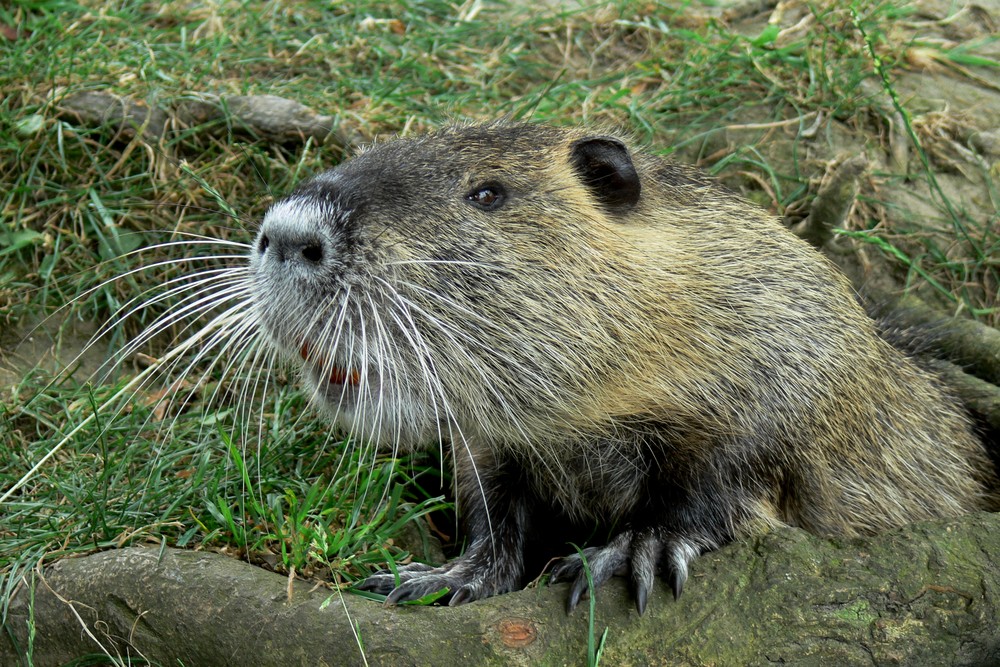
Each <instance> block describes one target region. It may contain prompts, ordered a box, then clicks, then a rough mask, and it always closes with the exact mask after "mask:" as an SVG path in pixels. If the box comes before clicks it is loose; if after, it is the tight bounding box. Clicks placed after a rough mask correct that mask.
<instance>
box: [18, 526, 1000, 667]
mask: <svg viewBox="0 0 1000 667" xmlns="http://www.w3.org/2000/svg"><path fill="white" fill-rule="evenodd" d="M29 583H30V582H26V583H25V585H23V587H22V588H21V590H20V591H19V592H18V593H17V595H16V596H14V598H13V600H12V601H11V604H10V607H9V610H8V614H7V619H6V632H5V633H4V636H3V639H0V664H4V665H15V664H18V660H19V659H22V660H23V657H20V656H23V655H24V653H25V652H26V650H27V649H28V646H29V640H28V627H29V619H33V623H34V628H35V634H34V640H33V642H32V645H31V653H32V656H33V661H34V664H35V665H38V666H44V665H60V664H64V663H66V662H68V661H70V660H73V659H76V658H80V657H81V656H83V655H87V654H94V653H100V652H101V650H102V649H101V648H100V647H99V644H100V645H101V646H103V650H105V651H107V652H108V653H110V654H111V655H116V656H122V657H124V656H132V657H139V656H142V657H143V658H144V659H145V660H148V661H151V662H153V663H158V664H171V665H176V664H185V665H247V664H254V665H297V664H304V665H361V664H365V663H364V660H365V659H366V660H367V664H370V665H386V664H388V665H449V664H451V665H454V664H461V665H506V664H514V665H556V664H558V665H579V664H585V661H586V657H587V636H588V616H589V615H588V613H587V605H586V604H584V605H582V606H581V607H580V608H578V609H577V611H576V612H574V613H573V614H569V615H567V614H566V611H565V599H566V594H567V588H566V585H563V584H561V585H557V586H552V587H545V586H543V587H539V588H530V589H527V590H524V591H520V592H517V593H511V594H507V595H501V596H497V597H494V598H490V599H488V600H483V601H480V602H476V603H473V604H469V605H464V606H460V607H454V608H451V607H395V608H387V607H384V606H382V605H380V604H378V603H376V602H372V601H370V600H366V599H363V598H360V597H357V596H354V595H351V594H350V593H344V594H343V597H341V595H340V594H339V593H337V592H336V591H330V590H329V589H327V588H325V587H322V586H316V585H313V584H311V583H309V582H306V581H301V580H299V581H293V582H291V583H290V582H289V579H287V578H285V577H282V576H279V575H277V574H273V573H270V572H266V571H264V570H261V569H259V568H256V567H253V566H250V565H247V564H245V563H242V562H239V561H237V560H233V559H231V558H228V557H225V556H221V555H218V554H213V553H201V552H191V551H179V550H174V549H163V550H161V549H157V548H128V549H121V550H116V551H108V552H103V553H97V554H94V555H91V556H87V557H83V558H73V559H66V560H62V561H60V562H57V563H54V564H52V565H50V566H47V567H46V568H45V569H44V571H43V572H42V573H41V574H38V575H36V577H35V578H34V583H33V584H31V585H29ZM998 616H1000V515H993V514H975V515H971V516H968V517H964V518H962V519H959V520H954V521H941V522H932V523H924V524H916V525H913V526H909V527H907V528H905V529H902V530H899V531H896V532H893V533H890V534H886V535H881V536H879V537H876V538H872V539H868V540H851V541H846V540H844V541H828V540H823V539H820V538H817V537H814V536H811V535H809V534H807V533H805V532H803V531H801V530H797V529H794V528H787V529H780V530H775V531H774V532H772V533H770V534H767V535H764V536H761V537H759V538H756V539H751V540H747V541H744V542H740V543H737V544H733V545H730V546H728V547H726V548H724V549H721V550H719V551H717V552H713V553H710V554H707V555H705V556H703V557H702V558H700V559H698V560H697V561H696V562H695V564H694V566H693V568H692V577H691V579H690V580H689V582H688V585H687V586H686V588H685V592H684V594H683V595H682V596H681V598H680V599H679V600H678V601H676V602H675V601H674V600H673V599H672V596H671V595H670V593H669V589H668V587H667V586H666V584H665V583H664V584H662V585H660V586H659V587H658V589H657V590H656V591H654V594H653V596H652V597H651V599H650V605H649V607H648V609H647V611H646V614H645V615H644V616H642V617H640V616H638V614H637V613H636V611H635V607H634V605H633V603H632V601H631V599H630V597H629V595H628V593H627V591H626V587H625V584H624V582H623V580H621V579H617V578H616V579H614V580H612V581H611V582H609V584H607V585H606V586H604V587H603V588H602V589H601V590H600V591H599V593H598V595H597V600H596V613H595V619H594V632H595V633H596V635H597V636H598V637H599V636H600V634H601V633H602V632H603V631H604V629H605V628H607V638H606V642H605V646H604V653H603V657H602V664H606V665H760V664H768V663H783V664H798V665H820V664H822V665H900V664H902V665H989V664H1000V630H998V628H1000V618H998ZM355 633H356V634H357V636H355ZM361 647H363V649H362V648H361ZM362 652H363V654H364V658H363V657H362Z"/></svg>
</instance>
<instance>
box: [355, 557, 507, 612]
mask: <svg viewBox="0 0 1000 667" xmlns="http://www.w3.org/2000/svg"><path fill="white" fill-rule="evenodd" d="M396 572H397V573H398V575H399V580H398V582H399V585H398V586H397V585H396V584H397V579H396V576H395V575H394V574H393V573H392V572H391V571H389V570H383V571H381V572H377V573H375V574H373V575H372V576H370V577H368V578H367V579H365V580H364V581H363V582H361V583H360V584H358V586H357V588H358V589H359V590H362V591H371V592H373V593H378V594H380V595H385V596H386V598H385V603H386V604H387V605H394V604H398V603H400V602H409V601H411V600H419V599H420V598H422V597H425V596H427V595H430V594H432V593H436V592H438V591H440V590H442V589H444V588H447V589H448V590H449V591H450V593H449V597H448V604H449V605H450V606H456V605H460V604H465V603H466V602H472V601H473V600H480V599H482V598H486V597H490V596H491V595H497V594H499V593H506V592H508V591H511V590H513V589H514V586H513V585H512V584H511V583H509V582H503V581H497V579H499V578H498V577H496V576H490V573H489V571H488V570H487V571H483V569H482V568H477V567H475V566H474V564H473V563H472V562H471V560H470V559H468V558H457V559H455V560H453V561H451V562H449V563H445V564H444V565H442V566H441V567H432V566H430V565H424V564H423V563H410V564H409V565H403V566H401V567H399V568H397V570H396Z"/></svg>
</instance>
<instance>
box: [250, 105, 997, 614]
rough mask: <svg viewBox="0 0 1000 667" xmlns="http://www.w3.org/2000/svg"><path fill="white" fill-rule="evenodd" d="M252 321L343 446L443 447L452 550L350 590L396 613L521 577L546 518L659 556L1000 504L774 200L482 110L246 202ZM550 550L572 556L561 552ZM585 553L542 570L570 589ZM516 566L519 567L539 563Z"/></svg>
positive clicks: (609, 143)
mask: <svg viewBox="0 0 1000 667" xmlns="http://www.w3.org/2000/svg"><path fill="white" fill-rule="evenodd" d="M251 254H252V257H251V259H250V280H251V283H252V288H253V305H254V313H255V316H256V318H257V319H258V322H259V325H260V326H261V328H262V330H263V332H264V333H265V335H266V336H267V338H268V339H269V340H270V341H271V342H272V343H273V345H274V346H276V348H278V349H279V350H280V351H282V352H283V353H285V354H286V355H287V356H289V357H292V358H294V359H296V360H299V359H301V360H302V361H301V363H302V366H303V376H304V378H305V380H306V383H307V385H308V388H309V391H310V393H311V395H312V398H313V401H314V402H315V403H316V404H318V405H319V406H321V407H322V408H323V409H325V410H326V411H328V412H329V413H330V414H331V415H332V416H333V418H334V420H335V421H336V422H337V423H338V424H339V425H340V426H342V427H344V428H345V429H346V430H347V431H349V432H351V433H353V434H354V435H355V436H356V437H358V438H362V439H366V440H368V441H372V442H376V443H379V444H380V445H384V446H387V447H392V448H394V449H397V450H398V449H403V448H413V447H428V446H430V447H439V446H442V443H443V444H444V446H447V447H448V448H450V450H451V460H452V461H453V464H454V467H455V476H456V496H457V504H458V509H459V512H460V513H461V515H462V516H463V517H464V522H465V525H466V528H467V542H466V544H467V546H466V549H465V552H464V554H463V555H461V556H460V557H458V558H455V559H454V560H451V561H450V562H448V563H447V564H445V565H443V566H441V567H431V566H428V565H423V564H418V563H414V564H411V565H406V566H402V567H400V568H398V578H397V576H396V575H394V574H392V573H389V572H383V573H380V574H376V575H374V576H372V577H370V578H369V579H367V580H366V581H365V582H364V583H363V584H362V587H363V588H365V589H368V590H374V591H378V592H382V593H385V594H387V595H388V598H387V601H388V602H390V603H394V602H399V601H404V600H412V599H416V598H420V597H422V596H424V595H426V594H428V593H431V592H434V591H438V590H440V589H443V588H445V587H447V588H448V589H450V603H451V604H459V603H463V602H468V601H471V600H476V599H479V598H484V597H487V596H490V595H496V594H498V593H504V592H506V591H510V590H513V589H515V588H517V587H519V586H520V585H522V582H523V580H524V578H525V575H526V574H529V573H526V572H525V560H524V550H525V547H526V545H527V544H528V543H529V542H538V541H541V542H545V541H546V540H547V539H548V536H547V534H546V533H545V532H543V531H544V530H547V529H544V528H542V527H544V526H551V525H553V524H554V523H565V524H566V525H574V526H579V527H583V528H587V527H593V526H604V527H606V528H608V529H609V530H611V531H612V532H611V533H610V535H611V539H610V541H609V542H608V543H607V545H606V546H601V547H590V548H588V549H586V550H585V551H584V554H585V555H586V557H587V560H588V562H589V568H590V570H591V573H592V576H593V583H594V586H598V585H600V584H601V583H602V582H604V581H605V580H607V579H608V578H609V577H610V576H611V575H612V574H614V573H616V572H620V573H626V574H627V575H628V576H629V578H630V582H631V588H632V591H633V593H634V595H635V600H636V604H637V607H638V609H639V612H640V613H642V611H643V609H644V608H645V605H646V600H647V596H648V593H649V590H650V588H651V587H652V585H653V583H654V576H655V574H656V573H658V572H659V573H662V574H664V575H665V576H666V578H667V579H668V581H669V583H670V585H671V587H672V588H673V591H674V594H675V595H679V594H680V592H681V588H682V586H683V585H684V582H685V579H686V577H687V571H688V564H689V563H690V562H691V561H692V560H693V559H694V558H695V557H696V556H698V555H699V554H701V553H703V552H705V551H707V550H711V549H716V548H718V547H720V546H721V545H724V544H726V543H728V542H731V541H732V540H735V539H739V538H741V537H745V536H748V535H752V534H755V533H758V532H760V531H762V530H765V529H766V528H768V527H769V526H774V525H780V524H791V525H795V526H800V527H802V528H804V529H805V530H808V531H810V532H813V533H815V534H818V535H843V536H855V535H865V534H871V533H875V532H877V531H882V530H886V529H890V528H894V527H897V526H900V525H901V524H904V523H907V522H912V521H915V520H919V519H930V518H934V517H950V516H955V515H958V514H962V513H965V512H969V511H971V510H974V509H977V508H995V507H996V506H997V496H996V495H995V493H994V490H995V488H996V486H997V481H998V480H997V477H996V472H995V471H994V469H993V467H992V464H991V463H990V461H989V459H988V456H987V452H986V451H985V447H984V445H983V444H982V443H981V442H980V441H979V440H978V439H977V437H976V436H975V434H974V433H973V430H972V427H971V426H970V422H969V419H968V418H967V416H966V415H965V414H964V412H963V409H962V408H961V407H960V406H959V405H958V404H957V402H956V401H955V400H954V399H953V398H952V397H951V396H950V395H949V393H948V391H947V390H946V389H945V388H944V387H943V386H942V385H941V383H940V382H939V381H938V380H937V379H936V378H935V377H934V376H933V375H931V374H929V373H928V372H926V371H924V370H921V368H919V367H918V366H917V365H916V364H915V363H913V362H912V361H911V360H910V359H908V358H907V357H906V356H904V355H903V354H902V353H900V352H898V351H897V350H896V349H894V348H893V347H892V346H890V345H889V344H888V343H887V342H885V341H884V340H883V338H881V337H880V336H879V333H878V328H877V324H876V322H874V321H873V320H872V319H870V318H869V317H868V316H867V315H866V314H865V312H864V310H863V308H862V307H861V306H860V305H859V303H858V301H857V299H856V298H855V295H854V293H853V291H852V288H851V286H850V284H849V283H848V281H847V279H846V278H844V277H843V275H842V274H841V273H839V272H838V270H837V269H835V268H834V267H833V265H832V264H831V263H830V262H829V261H827V260H826V259H825V258H824V257H823V256H822V255H821V254H820V253H819V252H817V251H816V250H814V249H813V248H812V247H810V246H808V245H807V244H806V243H805V242H803V241H802V240H800V239H799V238H797V237H796V236H795V235H794V234H792V233H791V232H789V231H787V230H786V229H785V228H784V227H783V226H782V225H781V224H780V223H779V222H778V221H777V220H776V219H775V218H774V217H772V216H771V215H769V214H768V213H767V212H765V211H764V210H762V209H760V208H758V207H757V206H755V205H753V204H750V203H748V202H747V201H745V200H743V199H742V198H740V197H739V196H738V195H736V194H734V193H733V192H731V191H730V190H728V189H726V188H725V187H723V186H721V185H720V184H718V183H716V182H715V181H714V180H712V179H710V178H708V177H706V176H705V175H703V174H701V173H700V172H698V171H697V170H694V169H692V168H689V167H685V166H681V165H677V164H673V163H671V162H669V161H667V160H665V159H663V158H661V157H658V156H656V155H654V154H652V153H651V152H648V151H644V150H641V149H638V148H636V147H634V146H633V145H632V143H631V142H630V141H629V140H628V139H627V138H623V137H620V136H615V135H614V133H603V132H602V133H593V132H588V131H587V130H583V129H561V128H554V127H546V126H541V125H536V124H518V123H510V122H499V123H491V124H485V125H463V126H455V127H449V128H446V129H443V130H440V131H438V132H435V133H432V134H429V135H426V136H422V137H416V138H406V139H397V140H394V141H389V142H386V143H381V144H377V145H375V146H374V147H371V148H369V149H368V150H366V151H364V152H362V153H361V154H360V155H359V156H358V157H356V158H354V159H353V160H349V161H347V162H345V163H344V164H342V165H340V166H338V167H337V168H335V169H333V170H331V171H328V172H325V173H323V174H320V175H319V176H316V177H315V178H313V179H312V180H310V181H309V182H307V183H305V184H304V185H302V186H301V187H299V188H298V189H297V190H295V191H294V192H293V193H292V194H291V195H290V196H288V197H287V198H285V199H283V200H281V201H279V202H277V203H276V204H274V205H273V206H272V207H271V209H270V210H269V211H268V212H267V214H266V215H265V217H264V220H263V223H262V226H261V229H260V231H259V234H258V236H257V240H256V243H255V247H254V250H253V251H252V253H251ZM558 546H560V547H561V548H562V549H563V550H564V553H571V552H572V548H571V547H570V546H568V545H563V544H560V545H558ZM582 563H583V561H582V559H581V557H580V556H579V555H578V554H577V555H570V556H569V557H568V558H566V559H565V560H563V561H562V563H561V564H559V565H558V566H557V567H556V568H555V570H554V572H553V578H554V579H555V580H573V581H574V583H573V586H572V589H571V593H570V598H569V606H570V608H572V607H573V606H574V605H575V604H576V603H577V602H578V601H579V599H580V598H581V595H583V594H585V593H586V592H587V588H588V585H587V580H586V577H585V573H584V572H583V565H582ZM530 574H532V575H533V574H536V573H534V572H532V573H530Z"/></svg>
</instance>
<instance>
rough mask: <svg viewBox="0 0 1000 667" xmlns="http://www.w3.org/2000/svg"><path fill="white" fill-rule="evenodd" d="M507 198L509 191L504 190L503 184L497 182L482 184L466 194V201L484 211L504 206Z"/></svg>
mask: <svg viewBox="0 0 1000 667" xmlns="http://www.w3.org/2000/svg"><path fill="white" fill-rule="evenodd" d="M506 199H507V193H505V192H504V189H503V186H501V185H496V184H490V185H480V186H479V187H477V188H475V189H473V190H472V192H470V193H469V194H467V195H465V201H467V202H469V203H470V204H472V205H473V206H476V207H478V208H481V209H483V210H484V211H495V210H496V209H498V208H500V207H501V206H503V203H504V201H506Z"/></svg>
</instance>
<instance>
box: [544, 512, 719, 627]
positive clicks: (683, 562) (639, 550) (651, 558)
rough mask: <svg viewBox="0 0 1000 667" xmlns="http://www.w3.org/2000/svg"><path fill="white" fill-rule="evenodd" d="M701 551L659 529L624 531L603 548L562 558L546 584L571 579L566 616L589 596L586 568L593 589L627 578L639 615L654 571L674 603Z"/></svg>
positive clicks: (650, 587) (644, 608)
mask: <svg viewBox="0 0 1000 667" xmlns="http://www.w3.org/2000/svg"><path fill="white" fill-rule="evenodd" d="M702 551H703V550H702V549H701V548H699V547H698V546H696V544H695V543H694V542H693V541H691V540H687V539H684V538H678V537H664V536H663V533H662V532H661V531H660V530H655V529H647V530H643V531H639V532H638V533H636V532H634V531H631V530H626V531H625V532H623V533H621V534H619V535H618V536H617V537H615V538H614V539H613V540H611V542H609V543H608V544H607V546H604V547H589V548H587V549H584V550H583V551H582V557H581V554H579V553H577V554H573V555H572V556H568V557H566V558H564V559H563V560H562V561H561V562H560V563H559V564H558V565H556V567H555V569H553V571H552V578H551V579H550V582H551V583H556V582H562V581H569V580H573V586H572V587H571V588H570V593H569V598H568V599H567V601H566V611H567V613H568V612H572V611H573V610H574V609H575V608H576V606H577V604H579V603H580V600H581V599H586V597H587V596H588V595H589V592H590V591H589V589H590V587H591V585H590V583H588V581H587V572H586V570H587V569H589V570H590V578H591V580H592V582H593V588H595V589H596V588H597V587H598V586H600V585H601V584H603V583H604V582H605V581H607V580H608V579H610V578H611V577H612V576H626V575H628V576H629V580H630V584H631V589H632V593H633V594H634V595H635V607H636V609H637V610H638V611H639V614H640V615H642V613H643V612H644V611H645V610H646V601H647V600H648V598H649V591H650V590H651V589H652V587H653V581H654V578H655V575H656V572H657V570H659V571H660V572H662V573H663V575H664V576H665V577H666V578H667V581H668V582H669V583H670V588H671V589H672V590H673V592H674V599H675V600H676V599H677V598H678V597H680V594H681V591H682V590H683V588H684V582H685V581H687V575H688V564H689V563H690V562H691V561H692V560H694V559H695V558H697V557H698V555H699V554H701V553H702ZM584 559H586V567H585V566H584Z"/></svg>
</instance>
